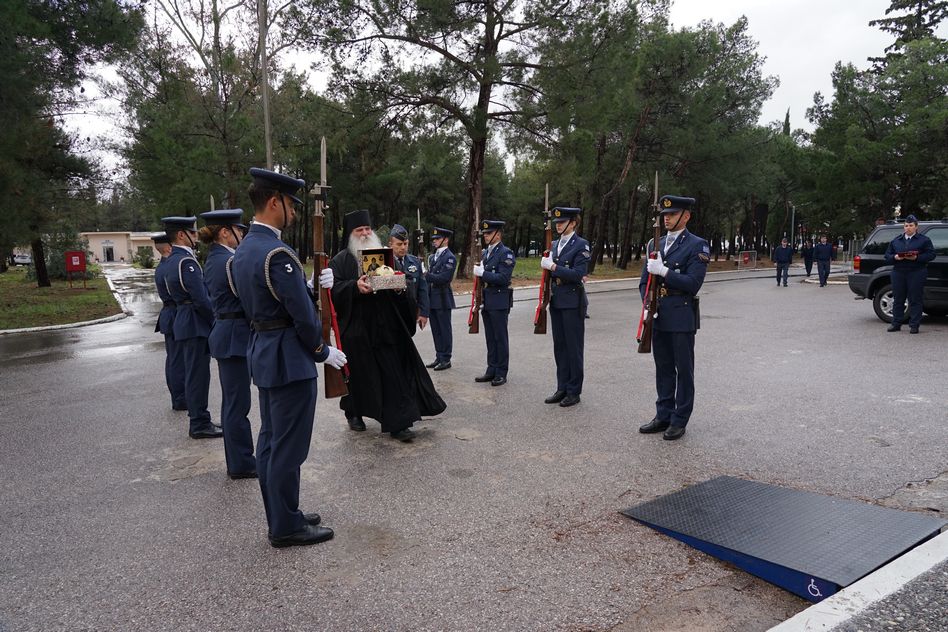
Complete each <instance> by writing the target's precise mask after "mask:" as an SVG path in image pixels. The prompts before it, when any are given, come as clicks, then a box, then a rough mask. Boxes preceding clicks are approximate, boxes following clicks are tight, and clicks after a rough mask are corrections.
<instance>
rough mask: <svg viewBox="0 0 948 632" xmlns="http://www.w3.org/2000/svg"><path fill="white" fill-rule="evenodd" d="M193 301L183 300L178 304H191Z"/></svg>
mask: <svg viewBox="0 0 948 632" xmlns="http://www.w3.org/2000/svg"><path fill="white" fill-rule="evenodd" d="M193 302H194V301H181V302H180V303H178V305H190V304H191V303H193Z"/></svg>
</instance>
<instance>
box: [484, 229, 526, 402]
mask: <svg viewBox="0 0 948 632" xmlns="http://www.w3.org/2000/svg"><path fill="white" fill-rule="evenodd" d="M503 229H504V222H502V221H500V220H494V219H486V220H484V221H483V222H481V235H482V236H483V238H484V245H486V246H487V248H486V249H485V250H484V252H483V254H482V256H481V260H480V261H479V262H478V263H477V265H475V266H474V276H475V277H479V278H480V283H482V284H483V296H484V301H483V305H482V306H481V316H482V317H483V319H484V340H485V341H486V342H487V370H486V371H484V375H481V376H480V377H476V378H474V381H475V382H490V385H491V386H502V385H504V384H506V383H507V367H508V365H509V364H510V344H509V343H508V338H507V319H508V317H509V316H510V308H511V307H513V290H511V289H510V277H511V275H513V269H514V265H516V262H517V260H516V258H515V257H514V253H513V250H511V249H510V248H508V247H507V246H505V245H504V244H503V242H501V237H502V232H503Z"/></svg>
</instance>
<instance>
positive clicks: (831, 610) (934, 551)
mask: <svg viewBox="0 0 948 632" xmlns="http://www.w3.org/2000/svg"><path fill="white" fill-rule="evenodd" d="M944 560H948V531H945V532H943V533H941V534H940V535H937V536H935V537H934V538H932V539H931V540H929V541H928V542H925V543H924V544H920V545H919V546H917V547H915V548H914V549H912V550H911V551H909V552H908V553H906V554H905V555H903V556H901V557H898V558H896V559H895V560H893V561H891V562H889V563H888V564H886V565H885V566H883V567H882V568H880V569H878V570H876V571H874V572H872V573H869V574H868V575H866V576H865V577H863V578H862V579H860V580H859V581H857V582H856V583H855V584H852V585H850V586H847V587H846V588H844V589H842V590H841V591H839V592H838V593H836V594H835V595H833V596H832V597H829V598H827V599H824V600H823V601H821V602H819V603H818V604H814V605H812V606H810V607H809V608H807V609H806V610H804V611H803V612H799V613H797V614H796V615H794V616H793V617H791V618H789V619H787V620H786V621H784V622H783V623H780V624H778V625H776V626H774V627H772V628H770V631H769V632H816V631H818V630H831V629H833V628H835V627H836V626H838V625H841V624H843V623H845V622H847V621H849V620H850V619H852V618H853V617H855V616H856V615H858V614H860V613H861V612H862V611H864V610H866V609H867V608H868V607H869V606H871V605H873V604H875V603H876V602H878V601H881V600H882V599H884V598H886V597H888V596H890V595H892V594H894V593H896V592H898V591H899V590H901V589H902V588H903V587H904V586H905V585H906V584H907V583H909V582H910V581H912V580H913V579H915V578H916V577H918V576H919V575H921V574H923V573H925V572H926V571H928V570H930V569H932V568H934V567H935V566H936V565H938V564H940V563H941V562H942V561H944Z"/></svg>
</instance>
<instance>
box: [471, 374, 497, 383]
mask: <svg viewBox="0 0 948 632" xmlns="http://www.w3.org/2000/svg"><path fill="white" fill-rule="evenodd" d="M493 379H494V376H493V375H487V374H486V373H485V374H484V375H479V376H477V377H475V378H474V381H475V382H490V381H491V380H493Z"/></svg>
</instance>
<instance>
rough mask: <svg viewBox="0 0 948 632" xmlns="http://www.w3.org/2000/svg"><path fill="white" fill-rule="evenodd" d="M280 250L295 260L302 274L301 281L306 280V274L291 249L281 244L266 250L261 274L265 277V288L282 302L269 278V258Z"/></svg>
mask: <svg viewBox="0 0 948 632" xmlns="http://www.w3.org/2000/svg"><path fill="white" fill-rule="evenodd" d="M281 252H285V253H286V254H287V255H289V257H290V259H292V260H293V261H294V262H296V265H297V266H299V269H300V275H302V276H303V283H305V282H306V276H305V275H303V264H302V263H300V260H299V259H298V258H297V257H296V253H295V252H293V251H292V250H290V249H289V248H286V247H284V246H281V247H279V248H274V249H273V250H271V251H270V252H268V253H267V258H266V260H265V261H264V262H263V276H264V278H265V279H266V282H267V289H268V290H270V294H271V295H273V298H275V299H276V300H277V301H278V302H280V303H282V302H283V301H281V300H280V297H279V296H277V293H276V291H274V289H273V282H272V281H271V280H270V259H272V258H273V256H274V255H276V254H279V253H281Z"/></svg>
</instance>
